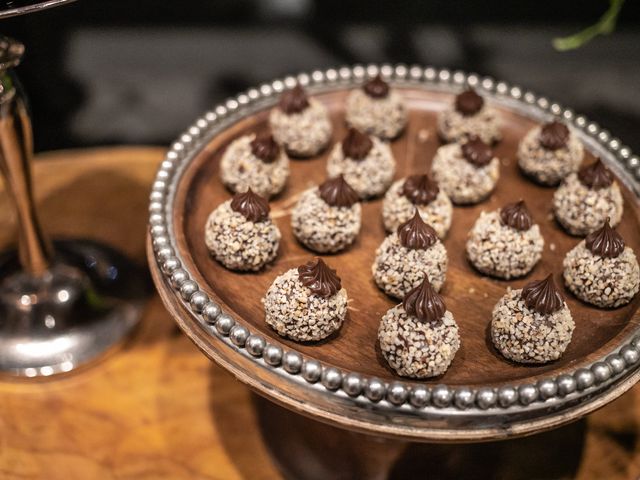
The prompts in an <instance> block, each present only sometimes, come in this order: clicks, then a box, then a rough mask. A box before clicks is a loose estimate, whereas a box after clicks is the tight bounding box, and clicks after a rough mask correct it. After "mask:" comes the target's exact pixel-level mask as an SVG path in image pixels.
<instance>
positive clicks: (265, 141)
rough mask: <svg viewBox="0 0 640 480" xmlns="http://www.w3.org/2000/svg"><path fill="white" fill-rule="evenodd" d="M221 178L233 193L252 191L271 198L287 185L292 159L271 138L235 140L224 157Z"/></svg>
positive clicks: (254, 136)
mask: <svg viewBox="0 0 640 480" xmlns="http://www.w3.org/2000/svg"><path fill="white" fill-rule="evenodd" d="M220 177H221V179H222V183H224V184H225V185H226V186H227V188H229V190H231V191H232V192H234V193H235V192H244V191H246V190H247V188H251V189H252V190H253V191H254V192H256V193H257V194H258V195H262V196H263V197H266V198H270V197H273V196H274V195H277V194H278V193H280V192H281V191H282V189H283V188H284V186H285V185H286V183H287V179H288V178H289V157H287V154H286V153H285V152H284V150H283V149H282V148H280V147H279V146H278V144H277V143H276V142H275V140H274V139H273V137H271V136H259V137H256V135H254V134H251V135H244V136H242V137H240V138H238V139H236V140H234V141H233V142H232V143H231V144H230V145H229V146H228V147H227V149H226V151H225V152H224V154H223V155H222V159H221V160H220Z"/></svg>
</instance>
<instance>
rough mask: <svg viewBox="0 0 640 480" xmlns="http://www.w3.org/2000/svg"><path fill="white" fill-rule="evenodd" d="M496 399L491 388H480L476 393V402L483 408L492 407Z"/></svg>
mask: <svg viewBox="0 0 640 480" xmlns="http://www.w3.org/2000/svg"><path fill="white" fill-rule="evenodd" d="M497 400H498V396H497V395H496V392H495V391H494V390H493V389H492V388H481V389H480V390H478V392H477V393H476V404H477V405H478V407H479V408H481V409H483V410H486V409H488V408H491V407H494V406H495V405H496V401H497Z"/></svg>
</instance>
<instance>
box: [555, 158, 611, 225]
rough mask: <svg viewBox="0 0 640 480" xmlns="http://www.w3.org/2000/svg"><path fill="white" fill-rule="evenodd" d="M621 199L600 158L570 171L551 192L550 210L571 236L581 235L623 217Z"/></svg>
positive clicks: (609, 172)
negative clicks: (574, 170) (606, 222)
mask: <svg viewBox="0 0 640 480" xmlns="http://www.w3.org/2000/svg"><path fill="white" fill-rule="evenodd" d="M622 210H623V201H622V194H621V193H620V187H619V186H618V182H616V181H615V180H614V178H613V174H612V173H611V171H610V170H609V169H608V168H607V167H605V166H604V164H603V163H602V161H601V160H599V159H598V160H597V161H596V163H594V164H592V165H589V166H587V167H583V168H582V169H580V171H579V172H578V173H577V174H576V173H570V174H569V176H567V177H566V178H565V179H564V181H563V182H562V184H561V185H560V187H558V189H557V190H556V192H555V194H554V195H553V213H554V214H555V216H556V219H557V220H558V222H559V223H560V225H562V226H563V227H564V229H565V230H566V231H567V232H569V233H570V234H571V235H578V236H583V235H586V234H588V233H590V232H593V231H594V230H596V229H598V228H600V227H601V226H602V225H603V224H604V222H605V220H606V219H607V218H609V219H610V223H611V225H612V226H614V227H615V226H616V225H618V224H619V223H620V220H621V219H622Z"/></svg>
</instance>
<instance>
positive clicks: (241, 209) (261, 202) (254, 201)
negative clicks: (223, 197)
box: [231, 188, 269, 223]
mask: <svg viewBox="0 0 640 480" xmlns="http://www.w3.org/2000/svg"><path fill="white" fill-rule="evenodd" d="M231 210H233V211H234V212H238V213H240V214H242V215H243V216H244V218H246V219H247V220H249V221H250V222H253V223H256V222H260V221H262V220H266V219H267V218H269V202H267V201H266V200H265V199H264V198H262V197H261V196H260V195H258V194H257V193H254V192H253V191H252V190H251V189H250V188H249V189H248V190H247V191H246V192H244V193H236V194H235V195H234V196H233V199H232V200H231Z"/></svg>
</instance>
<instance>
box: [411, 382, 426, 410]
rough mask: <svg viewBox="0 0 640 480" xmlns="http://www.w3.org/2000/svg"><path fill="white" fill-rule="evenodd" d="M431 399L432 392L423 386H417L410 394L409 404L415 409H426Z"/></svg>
mask: <svg viewBox="0 0 640 480" xmlns="http://www.w3.org/2000/svg"><path fill="white" fill-rule="evenodd" d="M430 398H431V392H430V391H429V389H428V388H427V387H425V386H423V385H417V386H415V387H413V388H412V389H411V392H410V393H409V403H410V404H411V405H413V406H414V407H415V408H423V407H426V406H427V404H428V403H429V399H430Z"/></svg>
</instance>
